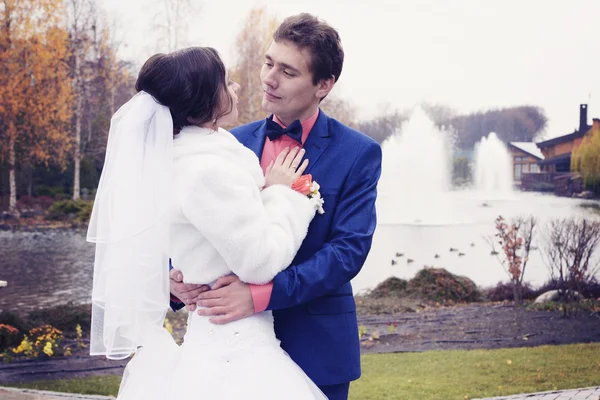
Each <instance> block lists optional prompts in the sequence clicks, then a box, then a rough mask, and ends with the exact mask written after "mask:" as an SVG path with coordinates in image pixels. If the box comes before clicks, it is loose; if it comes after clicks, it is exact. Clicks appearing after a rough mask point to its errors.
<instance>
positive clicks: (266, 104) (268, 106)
mask: <svg viewBox="0 0 600 400" xmlns="http://www.w3.org/2000/svg"><path fill="white" fill-rule="evenodd" d="M261 106H262V109H263V110H265V111H266V112H268V113H269V114H275V111H276V110H275V109H276V108H277V107H275V104H273V103H272V102H270V101H269V100H267V99H266V98H265V95H263V98H262V102H261Z"/></svg>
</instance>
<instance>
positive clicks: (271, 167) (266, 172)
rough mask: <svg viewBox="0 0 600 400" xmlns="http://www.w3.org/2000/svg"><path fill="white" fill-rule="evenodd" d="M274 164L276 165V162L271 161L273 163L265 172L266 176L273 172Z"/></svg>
mask: <svg viewBox="0 0 600 400" xmlns="http://www.w3.org/2000/svg"><path fill="white" fill-rule="evenodd" d="M273 164H275V161H274V160H271V162H270V163H269V166H268V167H267V169H266V171H265V176H268V175H269V174H270V173H271V170H272V169H273Z"/></svg>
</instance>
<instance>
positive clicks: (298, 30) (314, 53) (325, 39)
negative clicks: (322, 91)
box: [273, 13, 344, 85]
mask: <svg viewBox="0 0 600 400" xmlns="http://www.w3.org/2000/svg"><path fill="white" fill-rule="evenodd" d="M273 40H274V41H275V42H278V43H279V42H284V41H285V42H291V43H294V44H295V45H296V46H298V48H300V49H301V50H303V49H308V50H309V51H310V54H311V62H310V65H309V67H310V70H311V72H312V74H313V84H315V85H316V84H317V83H319V81H321V80H322V79H329V78H331V77H333V78H334V79H335V82H337V80H338V78H339V77H340V75H341V74H342V66H343V65H344V50H343V49H342V42H341V39H340V35H339V34H338V32H337V31H336V30H335V29H334V28H333V27H331V26H330V25H328V24H327V23H326V22H325V21H322V20H320V19H318V18H317V17H315V16H313V15H311V14H307V13H302V14H298V15H293V16H291V17H288V18H286V19H284V20H283V22H282V23H281V25H279V28H277V30H276V31H275V33H274V34H273Z"/></svg>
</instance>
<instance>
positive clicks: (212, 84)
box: [135, 47, 233, 133]
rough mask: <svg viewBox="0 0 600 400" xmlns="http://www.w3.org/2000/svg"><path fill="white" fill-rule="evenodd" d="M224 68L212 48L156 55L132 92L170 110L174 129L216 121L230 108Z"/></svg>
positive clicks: (146, 63)
mask: <svg viewBox="0 0 600 400" xmlns="http://www.w3.org/2000/svg"><path fill="white" fill-rule="evenodd" d="M225 75H226V71H225V66H224V65H223V61H221V58H220V57H219V53H217V51H216V50H215V49H213V48H211V47H190V48H187V49H182V50H178V51H175V52H173V53H169V54H155V55H153V56H152V57H150V58H149V59H148V61H146V62H145V63H144V66H143V67H142V69H141V70H140V73H139V75H138V78H137V81H136V83H135V89H136V90H137V91H138V92H140V91H142V90H143V91H145V92H146V93H148V94H150V95H152V96H153V97H154V98H155V99H156V100H157V101H158V102H159V103H161V104H162V105H164V106H167V107H169V110H170V111H171V116H172V117H173V130H174V132H175V133H178V132H179V131H180V130H181V129H182V128H183V127H185V126H188V125H198V126H199V125H202V124H204V123H206V122H209V121H215V120H217V119H219V118H221V117H222V116H224V115H226V114H228V113H230V112H231V110H232V109H233V100H232V98H231V95H230V94H229V91H228V90H227V82H225Z"/></svg>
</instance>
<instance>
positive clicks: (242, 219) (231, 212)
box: [180, 157, 315, 284]
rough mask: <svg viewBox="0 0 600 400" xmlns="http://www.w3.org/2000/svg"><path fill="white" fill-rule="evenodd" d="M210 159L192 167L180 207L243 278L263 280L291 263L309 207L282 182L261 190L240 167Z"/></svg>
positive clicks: (304, 229)
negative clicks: (190, 180) (191, 177)
mask: <svg viewBox="0 0 600 400" xmlns="http://www.w3.org/2000/svg"><path fill="white" fill-rule="evenodd" d="M207 158H208V157H207ZM211 158H212V157H211ZM214 161H215V162H204V163H203V165H202V166H201V167H200V168H199V169H196V168H195V171H194V172H195V173H194V175H195V176H194V182H193V183H191V184H190V185H189V186H188V190H185V191H184V192H183V193H180V195H181V196H183V197H182V198H181V204H182V211H183V213H184V214H185V216H186V217H187V218H188V219H189V220H190V221H191V223H192V224H193V225H194V226H195V227H196V228H197V229H198V230H199V231H200V232H201V233H202V235H204V236H205V237H206V238H207V240H208V241H209V242H210V243H211V244H212V245H213V246H214V247H215V248H216V249H217V251H218V252H219V254H220V255H221V256H222V257H223V258H224V259H225V262H226V263H227V266H228V267H229V269H230V270H231V271H232V272H233V273H235V274H236V275H237V276H238V277H239V278H240V279H241V280H242V281H243V282H247V283H253V284H264V283H267V282H269V281H271V280H272V279H273V277H274V276H275V275H276V274H277V273H278V272H280V271H282V270H284V269H285V268H286V267H287V266H288V265H289V264H290V263H291V262H292V260H293V258H294V256H295V254H296V252H297V251H298V249H299V248H300V245H301V244H302V241H303V240H304V237H305V236H306V232H307V230H308V225H309V224H310V221H311V220H312V218H313V217H314V215H315V210H314V206H313V204H312V202H311V201H310V200H309V199H308V198H307V197H306V196H304V195H302V194H300V193H297V192H295V191H293V190H292V189H290V188H288V187H285V186H281V185H274V186H271V187H269V188H267V189H265V190H263V191H262V192H261V191H260V190H259V188H258V187H257V185H256V183H255V181H254V179H253V178H252V177H251V175H250V174H249V173H248V172H247V171H245V170H243V169H242V168H241V167H240V166H238V165H236V164H233V163H231V162H228V161H226V160H223V159H219V160H218V161H217V160H214Z"/></svg>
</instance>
